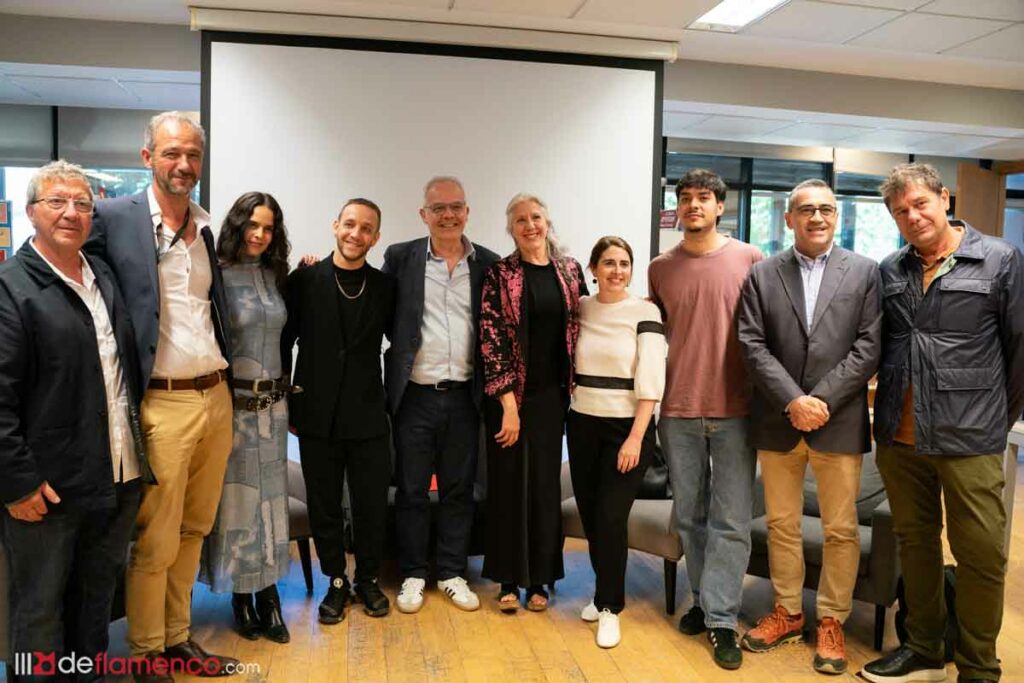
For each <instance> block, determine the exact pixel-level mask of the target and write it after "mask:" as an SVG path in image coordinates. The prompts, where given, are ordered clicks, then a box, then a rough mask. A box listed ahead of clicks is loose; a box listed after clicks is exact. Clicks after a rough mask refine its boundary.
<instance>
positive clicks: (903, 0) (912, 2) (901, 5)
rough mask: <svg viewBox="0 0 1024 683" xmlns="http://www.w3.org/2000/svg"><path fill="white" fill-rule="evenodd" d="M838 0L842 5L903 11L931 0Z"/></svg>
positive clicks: (915, 7)
mask: <svg viewBox="0 0 1024 683" xmlns="http://www.w3.org/2000/svg"><path fill="white" fill-rule="evenodd" d="M836 2H837V3H838V4H840V5H861V6H862V7H881V8H883V9H898V10H900V11H902V12H909V11H910V10H915V9H917V8H918V7H921V6H922V5H927V4H928V3H929V2H931V0H836Z"/></svg>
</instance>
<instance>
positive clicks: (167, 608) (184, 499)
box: [125, 382, 232, 656]
mask: <svg viewBox="0 0 1024 683" xmlns="http://www.w3.org/2000/svg"><path fill="white" fill-rule="evenodd" d="M231 410H232V406H231V393H230V391H229V389H228V386H227V382H220V383H219V384H218V385H217V386H215V387H213V388H211V389H206V390H203V391H166V390H153V389H151V390H149V391H147V392H146V395H145V396H144V398H143V400H142V410H141V420H142V428H143V431H144V433H145V438H146V449H147V454H148V456H149V463H150V465H152V467H153V473H154V474H155V475H156V480H157V484H156V485H155V486H148V485H147V486H146V487H145V489H144V490H143V493H142V505H141V506H140V507H139V515H138V517H137V519H136V540H135V545H134V546H132V552H131V558H130V560H129V562H128V572H127V582H126V583H127V585H126V595H125V602H126V609H127V612H128V644H129V645H130V646H131V651H132V655H133V656H138V655H142V654H145V653H148V652H162V651H163V650H164V649H165V648H166V647H170V646H172V645H177V644H179V643H182V642H184V641H185V640H187V639H188V638H189V626H190V624H191V612H192V584H193V582H194V581H195V578H196V571H197V569H198V567H199V554H200V551H201V550H202V543H203V537H204V536H206V535H207V534H209V533H210V529H211V528H213V521H214V518H215V517H216V514H217V506H218V504H219V502H220V493H221V488H222V487H223V485H224V470H225V468H226V467H227V461H228V456H229V455H230V454H231V440H232V434H231Z"/></svg>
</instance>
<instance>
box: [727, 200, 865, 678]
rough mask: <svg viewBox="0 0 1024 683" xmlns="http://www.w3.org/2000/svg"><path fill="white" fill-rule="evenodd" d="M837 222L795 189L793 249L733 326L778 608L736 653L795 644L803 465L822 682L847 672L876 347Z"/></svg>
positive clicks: (747, 300) (752, 280)
mask: <svg viewBox="0 0 1024 683" xmlns="http://www.w3.org/2000/svg"><path fill="white" fill-rule="evenodd" d="M836 215H837V207H836V199H835V196H834V195H833V194H832V190H831V189H830V188H829V186H828V185H827V184H825V183H824V182H823V181H821V180H807V181H804V182H802V183H800V184H799V185H797V186H796V187H795V188H793V191H792V192H791V193H790V195H789V206H788V210H787V212H786V224H787V225H788V226H789V228H790V229H791V230H792V231H793V234H794V237H795V244H794V245H793V247H792V248H791V249H787V250H785V251H783V252H781V253H779V254H776V255H775V256H773V257H771V258H769V259H767V260H765V261H763V262H761V263H758V264H755V265H754V267H753V268H752V269H751V271H750V275H749V276H748V278H747V281H746V283H745V284H744V287H743V297H742V303H741V306H740V314H739V338H740V343H741V344H742V346H743V352H744V356H745V358H746V362H747V366H748V367H749V369H750V375H751V377H752V379H753V381H754V400H753V401H752V403H751V441H752V443H753V445H754V446H755V447H756V448H757V449H758V451H757V456H758V460H759V462H760V464H761V474H762V479H763V482H764V491H765V507H766V510H767V519H768V559H769V564H770V567H771V579H772V587H773V589H774V592H775V608H774V609H773V611H772V612H771V613H769V614H768V615H766V616H764V617H762V618H761V619H760V620H759V621H758V623H757V626H755V627H754V628H753V629H751V630H750V631H748V632H747V634H746V635H745V636H744V637H743V640H742V644H743V646H744V647H745V648H746V649H748V650H751V651H753V652H763V651H766V650H770V649H772V648H774V647H777V646H779V645H781V644H783V643H787V642H796V641H799V640H802V638H803V629H804V616H803V613H802V607H801V605H802V601H801V595H802V590H803V583H804V561H803V545H802V542H801V538H800V520H801V516H802V513H803V483H804V472H805V470H806V469H807V464H808V463H810V466H811V470H812V471H813V472H814V477H815V479H816V480H817V485H818V502H819V504H820V506H821V523H822V526H823V531H824V536H825V549H824V560H823V563H822V573H821V581H820V583H819V585H818V595H817V616H818V629H817V648H816V652H815V656H814V662H813V665H814V668H815V669H816V670H817V671H820V672H823V673H830V674H836V673H841V672H843V671H845V670H846V650H845V641H844V638H843V627H842V624H843V621H844V620H845V619H846V617H847V616H849V614H850V609H851V606H852V603H853V587H854V583H855V582H856V579H857V565H858V563H859V561H860V540H859V535H858V532H857V510H856V499H857V492H858V491H859V489H860V472H861V462H862V459H863V453H865V452H867V451H869V450H870V449H871V437H870V422H869V419H868V404H867V394H868V392H867V383H868V379H869V378H870V377H871V376H872V375H873V374H874V372H875V369H876V368H877V366H878V359H879V356H880V354H881V335H882V322H881V299H880V294H879V276H878V266H877V265H876V264H875V262H874V261H872V260H871V259H868V258H865V257H863V256H858V255H857V254H854V253H852V252H850V251H847V250H846V249H843V248H842V247H840V246H838V245H836V244H834V242H833V236H834V233H835V227H836Z"/></svg>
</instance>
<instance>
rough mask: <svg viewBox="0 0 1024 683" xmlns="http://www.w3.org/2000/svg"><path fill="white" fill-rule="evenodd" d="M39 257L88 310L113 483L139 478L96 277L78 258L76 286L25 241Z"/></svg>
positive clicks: (122, 387)
mask: <svg viewBox="0 0 1024 683" xmlns="http://www.w3.org/2000/svg"><path fill="white" fill-rule="evenodd" d="M29 244H30V245H32V249H34V250H35V252H36V253H37V254H39V257H40V258H41V259H43V261H44V262H45V263H46V265H48V266H49V267H50V270H52V271H53V272H54V273H56V274H57V277H59V278H60V279H61V280H63V281H64V284H66V285H67V286H68V287H70V288H71V291H73V292H74V293H75V294H77V295H78V297H79V298H80V299H81V300H82V303H84V304H85V307H86V308H87V309H89V314H90V315H91V316H92V325H93V327H94V328H95V329H96V346H97V348H98V349H99V353H100V367H101V368H102V369H103V385H104V388H105V389H106V392H107V426H108V429H107V431H108V432H109V433H110V461H111V462H112V463H113V465H114V482H115V483H120V482H124V481H131V480H132V479H137V478H138V477H139V476H140V472H139V460H138V457H137V456H136V453H135V442H134V440H133V439H132V430H131V426H130V425H129V423H128V390H127V389H126V388H125V384H124V375H123V373H122V372H121V359H120V357H119V356H118V354H117V338H116V337H115V336H114V327H113V325H111V324H110V315H109V314H108V313H107V305H106V302H104V300H103V294H102V293H101V292H100V287H99V285H98V284H97V283H96V276H95V275H94V274H93V272H92V268H90V267H89V262H88V261H86V260H85V258H83V257H82V256H81V254H79V258H81V259H82V284H78V283H77V282H75V281H74V280H72V279H71V278H69V277H68V276H67V275H65V274H64V273H62V272H61V271H60V269H59V268H57V267H56V266H55V265H53V264H52V263H50V261H49V260H48V259H47V258H46V257H45V256H43V255H42V254H41V253H40V252H39V250H38V249H36V248H35V244H32V242H31V241H30V242H29Z"/></svg>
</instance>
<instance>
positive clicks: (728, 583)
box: [648, 169, 764, 669]
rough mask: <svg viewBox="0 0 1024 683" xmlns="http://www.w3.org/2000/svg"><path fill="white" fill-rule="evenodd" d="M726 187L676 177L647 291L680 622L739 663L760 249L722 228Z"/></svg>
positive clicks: (720, 658) (725, 660)
mask: <svg viewBox="0 0 1024 683" xmlns="http://www.w3.org/2000/svg"><path fill="white" fill-rule="evenodd" d="M726 190H727V188H726V185H725V183H724V182H723V181H722V179H721V178H720V177H718V175H716V174H715V173H712V172H711V171H706V170H703V169H696V170H693V171H690V172H689V173H687V174H686V175H684V176H683V177H682V178H681V179H680V180H679V183H678V184H677V185H676V197H677V199H678V208H677V209H676V212H677V215H678V219H679V223H680V225H681V226H682V227H683V230H684V231H685V236H684V238H683V241H682V242H680V243H679V245H678V246H676V247H675V248H673V249H672V250H670V251H668V252H666V253H664V254H662V255H661V256H659V257H658V258H656V259H654V261H652V262H651V265H650V267H649V269H648V279H649V291H650V295H651V298H652V300H653V301H654V303H656V304H657V305H658V307H659V308H661V311H662V314H663V316H664V319H665V331H666V335H667V337H668V346H669V351H668V370H667V378H666V386H665V396H664V398H663V399H662V403H661V417H660V420H659V424H658V434H659V436H660V439H661V445H662V448H663V449H664V451H665V456H666V459H667V461H668V467H669V478H670V481H671V483H672V498H673V510H672V512H673V516H674V518H675V522H676V528H677V529H678V530H679V536H680V539H681V541H682V544H683V550H684V553H685V559H686V571H687V574H688V575H689V577H690V585H691V587H692V590H693V595H694V604H693V607H692V608H691V609H690V611H689V612H687V613H686V614H685V615H684V616H683V618H682V619H681V620H680V621H679V630H680V631H682V632H683V633H685V634H687V635H697V634H700V633H704V632H705V631H707V632H708V640H709V641H710V642H711V645H712V647H713V648H714V659H715V663H716V664H718V665H719V666H721V667H723V668H726V669H736V668H739V666H740V665H741V664H742V663H743V655H742V652H741V651H740V648H739V644H738V642H737V634H736V621H737V619H736V618H737V614H738V613H739V608H740V598H741V593H742V587H743V576H744V574H746V571H747V561H748V560H749V557H750V515H751V505H752V498H753V488H754V471H755V463H756V457H755V454H754V450H753V448H751V446H750V443H749V441H748V439H747V428H748V417H747V416H748V412H749V405H748V404H749V400H750V390H749V382H748V380H747V374H746V369H745V367H744V364H743V355H742V350H741V347H740V343H739V339H738V337H737V330H736V312H737V308H738V306H739V301H740V293H741V291H742V287H743V281H744V280H745V279H746V276H747V273H748V272H749V271H750V268H751V266H753V265H754V264H755V263H757V262H758V261H760V260H762V259H763V258H764V257H763V256H762V254H761V252H760V251H759V250H758V249H757V248H756V247H753V246H751V245H749V244H746V243H745V242H740V241H739V240H736V239H733V238H731V237H728V236H726V235H722V234H720V233H719V232H718V230H717V229H716V228H717V224H718V219H719V217H720V216H721V215H722V213H723V212H724V210H725V194H726Z"/></svg>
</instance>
